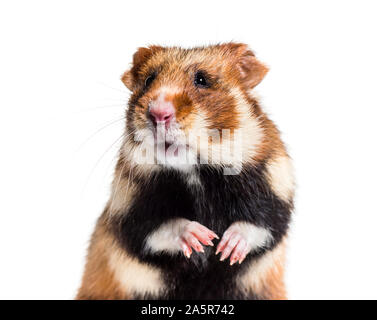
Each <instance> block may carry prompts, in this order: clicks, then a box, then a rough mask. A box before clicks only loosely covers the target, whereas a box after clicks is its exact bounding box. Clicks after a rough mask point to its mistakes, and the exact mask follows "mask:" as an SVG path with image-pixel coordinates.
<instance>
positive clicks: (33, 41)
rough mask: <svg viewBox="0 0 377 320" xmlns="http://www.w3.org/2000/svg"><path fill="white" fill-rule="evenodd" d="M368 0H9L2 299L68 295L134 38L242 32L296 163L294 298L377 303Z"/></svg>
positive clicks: (0, 120)
mask: <svg viewBox="0 0 377 320" xmlns="http://www.w3.org/2000/svg"><path fill="white" fill-rule="evenodd" d="M374 3H375V2H374ZM374 3H373V1H369V2H368V1H352V2H350V1H263V2H262V1H258V2H254V1H235V0H232V1H216V2H215V1H193V0H190V1H150V2H148V3H144V2H142V1H119V2H116V1H101V2H97V1H59V2H58V1H7V2H5V1H2V2H1V4H0V33H1V38H0V46H1V49H0V140H1V144H0V147H1V149H0V152H1V155H0V195H1V200H0V215H1V216H0V250H1V251H0V298H2V299H4V298H5V299H11V298H18V299H30V298H32V299H71V298H73V297H74V295H75V292H76V290H77V288H78V286H79V283H80V278H81V275H82V271H83V263H84V256H85V252H86V247H87V244H88V240H89V236H90V234H91V232H92V230H93V227H94V224H95V220H96V218H97V217H98V216H99V215H100V213H101V211H102V208H103V206H104V204H105V202H106V200H107V197H108V196H109V185H110V181H111V176H112V170H113V167H114V163H115V159H116V152H117V147H118V146H119V143H117V142H116V140H117V139H118V138H119V137H120V135H121V134H122V130H123V126H124V124H123V121H122V120H120V121H117V122H114V121H115V120H119V119H121V117H122V116H123V114H124V110H125V106H126V101H127V98H128V96H129V92H128V91H127V89H126V88H125V87H124V86H123V85H122V83H121V82H120V80H119V78H120V76H121V74H122V72H123V71H125V70H126V69H127V68H128V67H129V63H130V61H131V56H132V54H133V53H134V51H135V50H136V48H137V47H138V46H143V45H148V44H163V45H181V46H194V45H203V44H210V43H217V42H224V41H229V40H235V41H242V42H246V43H248V44H249V45H250V47H251V48H252V49H254V51H255V52H256V54H257V56H258V57H259V58H260V59H261V60H262V61H264V62H266V63H267V64H268V65H269V66H270V68H271V71H270V73H269V74H268V75H267V77H266V78H265V80H264V81H263V82H262V84H261V85H260V86H259V88H258V91H259V92H260V94H261V96H262V98H263V103H264V106H265V108H266V110H267V111H268V113H269V114H270V116H271V118H272V119H273V120H275V122H276V123H277V124H278V126H279V128H280V129H281V131H282V133H283V139H284V140H285V141H286V143H287V145H288V147H289V151H290V153H291V156H292V157H293V159H294V163H295V167H296V174H297V182H298V191H297V198H296V212H295V215H294V224H293V225H292V229H291V237H290V248H289V255H288V266H287V285H288V290H289V297H290V298H292V299H309V298H313V299H334V298H335V299H345V298H347V299H351V298H356V299H360V298H368V299H369V298H375V299H376V298H377V291H376V287H377V275H376V270H377V256H376V252H377V250H376V245H377V231H376V225H377V210H376V197H377V195H376V181H377V173H376V163H377V153H376V133H377V130H376V116H377V111H376V109H377V93H376V75H377V62H376V61H377V45H376V31H377V23H376V7H375V5H374ZM112 122H113V123H112ZM110 123H111V124H110ZM106 124H108V126H107V127H105V128H103V129H102V130H99V129H100V128H102V127H103V126H105V125H106ZM98 130H99V131H98ZM96 131H97V133H96V134H94V132H96ZM93 134H94V135H93Z"/></svg>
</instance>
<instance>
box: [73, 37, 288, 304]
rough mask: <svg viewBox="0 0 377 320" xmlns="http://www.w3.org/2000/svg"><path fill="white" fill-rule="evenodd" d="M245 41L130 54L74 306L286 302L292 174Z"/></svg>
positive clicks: (260, 72) (258, 67)
mask: <svg viewBox="0 0 377 320" xmlns="http://www.w3.org/2000/svg"><path fill="white" fill-rule="evenodd" d="M267 71H268V68H267V67H266V66H265V65H264V64H262V63H261V62H260V61H259V60H257V59H256V57H255V55H254V53H253V52H252V51H251V50H250V49H249V48H248V46H247V45H245V44H240V43H226V44H219V45H213V46H207V47H198V48H192V49H183V48H179V47H160V46H150V47H148V48H139V49H138V51H137V52H136V53H135V54H134V56H133V63H132V67H131V69H130V70H129V71H126V72H125V73H124V75H123V76H122V81H123V83H124V84H125V85H126V87H127V88H128V89H129V90H130V91H131V92H132V95H131V97H130V100H129V104H128V108H127V111H126V129H125V134H124V140H123V143H122V146H121V149H120V152H119V159H118V162H117V165H116V168H115V174H114V180H113V184H112V192H111V196H110V199H109V201H108V203H107V205H106V207H105V209H104V212H103V214H102V215H101V217H100V218H99V220H98V222H97V225H96V228H95V231H94V233H93V236H92V238H91V243H90V246H89V250H88V255H87V262H86V266H85V272H84V275H83V279H82V284H81V287H80V289H79V292H78V294H77V297H76V298H77V299H285V298H286V290H285V285H284V279H283V278H284V260H285V246H286V239H287V232H288V228H289V223H290V220H291V212H292V209H293V196H294V178H293V173H292V165H291V160H290V157H289V156H288V154H287V151H286V149H285V146H284V144H283V142H282V141H281V139H280V134H279V131H278V129H277V128H276V126H275V125H274V123H273V122H272V121H271V120H270V119H269V118H268V117H267V115H266V114H265V113H264V112H263V111H262V109H261V106H260V104H259V102H258V100H257V98H256V97H255V95H254V94H253V89H254V87H255V86H257V85H258V84H259V83H260V81H261V80H262V79H263V77H264V76H265V74H266V73H267Z"/></svg>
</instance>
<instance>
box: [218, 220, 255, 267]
mask: <svg viewBox="0 0 377 320" xmlns="http://www.w3.org/2000/svg"><path fill="white" fill-rule="evenodd" d="M245 226H247V224H246V223H233V224H232V225H231V226H230V227H229V228H228V229H227V230H226V231H225V232H224V235H223V236H222V238H221V241H220V242H219V244H218V245H217V250H216V254H219V253H220V252H222V254H221V257H220V261H223V260H225V259H226V258H228V257H229V256H230V254H232V255H231V257H230V265H233V264H234V263H236V262H237V261H238V263H239V264H241V263H242V262H243V261H244V260H245V258H246V256H247V254H248V253H249V252H250V251H251V244H250V242H249V239H248V238H249V237H248V236H247V234H246V232H247V230H245V229H246V228H245ZM245 231H246V232H245Z"/></svg>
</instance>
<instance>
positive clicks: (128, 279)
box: [109, 251, 165, 296]
mask: <svg viewBox="0 0 377 320" xmlns="http://www.w3.org/2000/svg"><path fill="white" fill-rule="evenodd" d="M109 266H110V268H111V270H112V271H113V272H114V277H115V279H116V281H118V282H119V284H120V287H121V288H122V289H123V290H124V292H126V293H129V292H131V293H133V294H137V295H141V296H143V295H145V294H152V295H155V296H157V295H158V294H159V293H161V291H163V290H164V288H165V285H164V282H163V281H162V277H161V272H160V271H159V270H158V269H157V268H155V267H152V266H150V265H148V264H145V263H141V262H139V261H137V260H136V259H134V258H131V257H128V256H125V254H123V253H121V252H119V251H114V252H112V253H111V255H110V258H109Z"/></svg>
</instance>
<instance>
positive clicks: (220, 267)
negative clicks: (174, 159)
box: [113, 164, 292, 299]
mask: <svg viewBox="0 0 377 320" xmlns="http://www.w3.org/2000/svg"><path fill="white" fill-rule="evenodd" d="M197 170H198V171H197V174H198V176H199V178H200V180H201V183H202V188H198V189H192V188H189V187H188V186H187V183H186V181H185V180H184V179H183V176H182V174H180V173H179V172H177V171H175V170H161V171H160V172H157V173H155V174H154V175H153V176H152V178H151V179H150V180H148V181H145V182H144V183H143V185H142V186H141V188H140V190H141V192H140V194H138V196H137V198H135V199H134V200H133V203H132V204H131V206H130V208H129V210H128V212H126V213H125V214H124V215H121V216H120V218H119V220H118V221H114V223H113V226H114V232H115V234H116V238H117V239H118V241H119V242H120V244H121V245H122V246H123V247H124V248H125V249H126V250H127V251H128V252H129V253H130V254H133V255H135V256H136V257H138V258H139V259H140V260H142V261H144V262H147V263H150V264H153V265H156V266H159V267H160V268H161V269H162V270H165V278H166V279H165V280H166V283H167V284H168V287H169V290H168V291H167V292H166V295H164V296H161V297H158V298H159V299H164V298H169V299H256V298H259V297H257V296H255V295H246V294H245V293H244V292H242V291H240V290H239V289H238V288H237V286H236V283H235V278H236V276H237V275H239V273H240V272H242V271H243V270H244V269H245V266H247V265H248V263H249V262H250V261H251V260H253V259H257V258H258V257H259V256H260V255H262V254H263V253H265V252H266V251H267V250H271V249H272V248H274V247H275V246H276V244H277V243H279V242H280V241H281V239H282V237H283V236H284V235H285V234H286V233H287V230H288V225H289V221H290V211H291V210H292V205H291V204H287V203H286V202H284V201H282V200H280V199H279V198H278V197H277V196H276V195H275V194H274V193H273V192H272V191H271V189H270V187H269V185H268V183H267V181H266V180H265V175H264V174H263V173H264V170H265V166H264V164H261V165H259V166H258V167H248V168H244V169H243V170H242V172H241V173H240V174H239V175H233V176H232V175H228V176H226V175H223V172H222V170H216V169H214V168H213V167H209V166H205V165H202V166H200V168H199V169H197ZM175 217H177V218H187V219H189V220H194V221H198V222H200V223H201V224H203V225H204V226H206V227H208V228H209V229H211V230H213V231H214V232H216V233H217V234H218V235H219V236H220V237H221V236H222V234H223V233H224V231H225V230H226V229H227V228H228V227H229V226H230V225H231V224H232V223H233V222H236V221H245V222H250V223H252V224H254V225H256V226H259V227H263V228H266V229H268V230H269V231H270V232H271V234H272V236H273V241H272V242H271V243H270V244H269V246H268V247H265V248H262V249H259V250H257V251H255V252H252V253H251V254H249V255H248V256H247V258H246V259H245V261H244V262H243V263H242V264H241V265H238V264H235V265H233V266H230V265H229V260H228V259H227V260H225V261H224V262H220V261H219V256H215V254H214V253H215V247H216V243H215V246H214V247H206V248H205V253H199V254H197V253H193V254H192V256H191V258H190V259H187V258H185V257H184V255H183V254H177V255H171V254H167V253H157V254H156V253H155V254H151V253H148V252H146V251H145V250H144V244H145V239H146V238H147V236H148V235H150V234H151V232H153V231H155V230H156V229H157V228H159V227H160V226H161V225H162V224H163V223H164V222H167V221H168V220H170V219H171V218H175Z"/></svg>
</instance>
